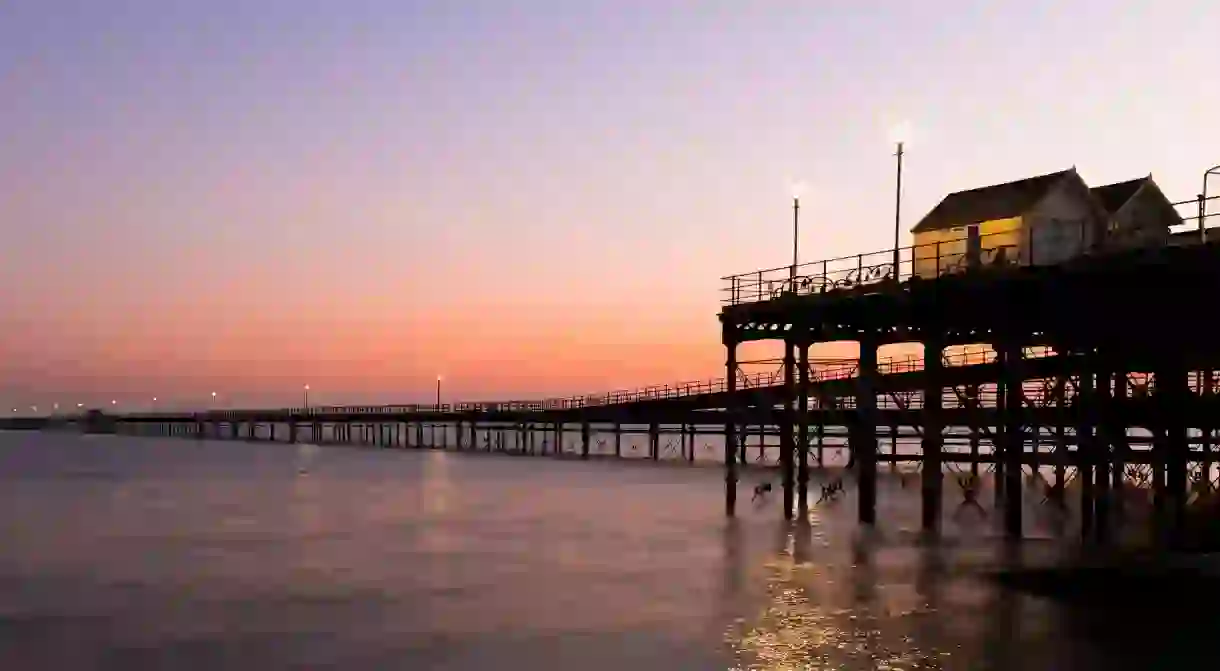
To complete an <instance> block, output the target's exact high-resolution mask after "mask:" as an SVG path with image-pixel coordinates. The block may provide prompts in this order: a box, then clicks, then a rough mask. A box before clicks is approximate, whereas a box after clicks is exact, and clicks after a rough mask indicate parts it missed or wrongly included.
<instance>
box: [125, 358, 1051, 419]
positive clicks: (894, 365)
mask: <svg viewBox="0 0 1220 671" xmlns="http://www.w3.org/2000/svg"><path fill="white" fill-rule="evenodd" d="M1051 354H1053V351H1052V350H1051V349H1050V348H1047V347H1034V348H1028V349H1027V350H1026V357H1043V356H1049V355H1051ZM994 358H995V353H994V352H993V351H992V350H991V348H989V347H986V346H979V347H966V348H961V349H954V350H952V351H949V352H947V353H945V354H944V355H943V357H942V363H943V365H945V366H946V367H956V366H972V365H979V364H985V363H990V362H992V361H993V360H994ZM858 369H859V361H857V360H856V359H829V360H828V359H821V360H818V361H816V362H811V365H810V371H809V381H810V384H818V383H822V382H827V381H831V380H842V379H848V378H853V377H855V376H856V374H857V372H858ZM877 369H878V373H879V374H880V375H897V374H902V373H914V372H918V371H920V370H923V357H922V356H918V355H908V356H899V357H889V358H886V359H882V360H880V361H878V364H877ZM782 384H784V374H783V371H782V370H776V371H764V372H759V373H749V374H747V373H740V372H739V373H738V375H737V389H739V390H748V389H766V388H770V387H776V386H779V385H782ZM727 390H728V381H727V378H723V377H722V378H716V379H712V380H699V381H691V382H678V383H675V384H666V385H651V386H647V387H641V388H638V389H630V390H618V391H612V392H608V393H600V394H586V395H580V396H566V397H557V398H547V399H538V400H516V401H489V402H462V403H452V404H441V405H436V404H406V405H367V406H366V405H354V406H334V405H311V406H309V407H294V408H278V409H275V410H271V411H269V410H212V411H207V412H202V413H196V414H197V415H198V416H200V417H206V418H212V419H219V420H223V419H226V418H240V417H241V416H243V415H246V414H251V415H254V414H266V413H267V412H279V413H283V414H289V415H294V416H298V417H310V416H327V415H342V414H362V415H400V414H409V413H435V414H441V415H445V414H463V413H472V412H541V411H561V410H576V409H581V408H593V407H605V406H613V405H621V404H628V403H643V402H649V401H666V400H677V399H682V398H689V397H695V396H702V395H708V394H717V393H723V392H726V391H727ZM160 414H165V415H167V416H168V415H174V416H179V415H181V413H160ZM142 416H144V417H155V416H156V414H155V413H154V414H148V415H142Z"/></svg>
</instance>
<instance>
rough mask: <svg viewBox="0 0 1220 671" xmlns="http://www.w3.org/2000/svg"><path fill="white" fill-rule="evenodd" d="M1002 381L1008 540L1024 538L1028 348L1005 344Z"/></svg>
mask: <svg viewBox="0 0 1220 671" xmlns="http://www.w3.org/2000/svg"><path fill="white" fill-rule="evenodd" d="M999 351H1000V355H1001V356H1002V357H1003V358H1002V360H1001V364H1000V366H1001V369H1000V370H1001V373H1000V375H1001V378H1002V379H1003V380H1004V394H1005V398H1004V414H1003V415H1002V416H1001V417H1000V421H1001V422H1003V424H1004V441H1003V442H1004V532H1005V534H1006V535H1007V536H1008V537H1009V538H1020V537H1021V527H1022V524H1021V521H1022V520H1021V517H1022V512H1023V510H1022V503H1021V493H1022V491H1023V489H1024V487H1023V486H1022V483H1021V472H1022V471H1021V469H1022V462H1024V460H1025V459H1024V457H1025V421H1024V420H1025V415H1026V411H1025V390H1024V389H1023V387H1024V384H1023V381H1024V379H1025V378H1024V374H1023V371H1022V365H1023V363H1024V361H1025V347H1024V346H1022V344H1021V343H1020V342H1006V343H1004V344H1003V346H1002V349H1001V350H999Z"/></svg>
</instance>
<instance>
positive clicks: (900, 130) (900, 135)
mask: <svg viewBox="0 0 1220 671" xmlns="http://www.w3.org/2000/svg"><path fill="white" fill-rule="evenodd" d="M910 135H911V125H910V124H909V123H907V122H905V121H903V122H901V123H899V124H896V125H895V126H894V127H892V128H890V141H891V142H893V143H895V144H896V145H897V146H898V151H896V152H894V157H895V158H897V159H898V164H897V171H896V173H895V176H894V279H895V280H897V279H898V278H899V275H900V273H899V272H898V264H899V263H900V262H901V260H902V258H901V256H900V253H899V251H898V247H899V242H900V241H901V239H902V237H901V236H902V156H903V153H904V152H903V148H904V146H905V145H906V142H907V140H908V139H909V138H910Z"/></svg>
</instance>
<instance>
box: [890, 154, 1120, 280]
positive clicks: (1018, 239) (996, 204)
mask: <svg viewBox="0 0 1220 671" xmlns="http://www.w3.org/2000/svg"><path fill="white" fill-rule="evenodd" d="M1105 218H1106V213H1105V210H1104V208H1103V207H1102V206H1101V204H1100V203H1099V202H1098V201H1097V199H1096V198H1095V197H1094V196H1093V194H1092V193H1091V192H1090V189H1089V186H1088V185H1087V184H1085V182H1084V180H1083V179H1081V177H1080V175H1079V174H1078V173H1077V172H1076V169H1075V168H1069V169H1067V170H1061V171H1059V172H1054V173H1050V174H1046V175H1038V176H1035V177H1028V178H1025V179H1020V180H1017V181H1014V182H1005V183H1004V184H995V185H992V186H985V187H981V188H976V189H969V190H966V191H957V192H955V193H951V194H949V195H948V196H945V198H944V199H943V200H941V201H940V203H938V204H937V205H936V207H934V208H932V211H931V212H929V213H928V214H927V215H925V216H924V217H923V219H921V220H920V221H919V223H917V224H915V226H914V228H912V229H911V232H912V233H913V234H914V236H915V249H914V266H915V272H914V274H915V276H917V277H923V278H930V277H936V276H937V275H942V274H945V273H951V272H961V271H963V270H965V269H966V268H972V267H975V266H978V265H980V264H996V263H998V264H1005V263H1009V264H1011V263H1022V264H1029V263H1033V264H1038V265H1042V264H1050V263H1058V262H1060V261H1063V260H1064V259H1067V258H1071V257H1073V256H1076V255H1078V254H1080V253H1081V252H1083V251H1084V250H1085V249H1087V248H1088V247H1089V246H1090V245H1091V244H1093V242H1094V240H1095V239H1096V238H1097V236H1098V235H1099V230H1100V228H1101V225H1102V222H1104V221H1105Z"/></svg>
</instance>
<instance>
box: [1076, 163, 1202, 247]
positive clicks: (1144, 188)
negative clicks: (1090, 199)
mask: <svg viewBox="0 0 1220 671" xmlns="http://www.w3.org/2000/svg"><path fill="white" fill-rule="evenodd" d="M1091 191H1092V193H1093V196H1094V197H1095V198H1096V199H1097V201H1098V202H1099V203H1100V204H1101V206H1102V208H1104V209H1105V212H1106V245H1107V246H1108V247H1111V248H1114V247H1143V246H1163V245H1167V244H1169V237H1170V230H1171V229H1172V228H1174V227H1176V226H1181V225H1182V224H1183V223H1184V222H1183V221H1182V215H1181V214H1179V213H1178V211H1177V209H1176V208H1174V206H1173V203H1172V202H1170V200H1169V199H1168V198H1166V197H1165V193H1164V192H1162V191H1161V188H1160V187H1159V186H1157V183H1156V182H1155V181H1154V180H1153V179H1152V175H1148V176H1147V177H1140V178H1138V179H1132V180H1128V181H1126V182H1116V183H1114V184H1107V185H1105V186H1098V187H1094V188H1093V189H1091Z"/></svg>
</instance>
